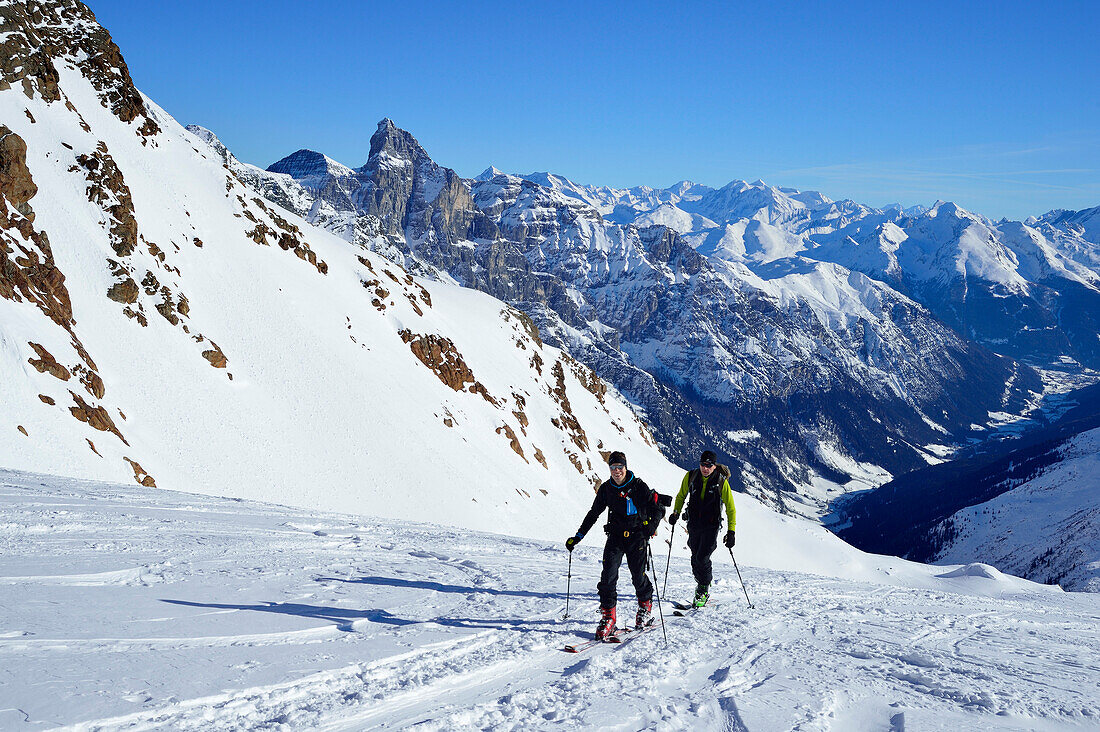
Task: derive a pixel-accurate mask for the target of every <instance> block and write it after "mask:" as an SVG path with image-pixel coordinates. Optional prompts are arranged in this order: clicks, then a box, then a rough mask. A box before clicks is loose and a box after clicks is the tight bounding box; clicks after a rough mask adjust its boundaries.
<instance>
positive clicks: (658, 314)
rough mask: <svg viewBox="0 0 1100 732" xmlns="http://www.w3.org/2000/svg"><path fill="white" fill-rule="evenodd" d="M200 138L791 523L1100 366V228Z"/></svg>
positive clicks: (406, 149)
mask: <svg viewBox="0 0 1100 732" xmlns="http://www.w3.org/2000/svg"><path fill="white" fill-rule="evenodd" d="M190 129H191V130H192V132H194V133H195V134H196V135H197V136H199V137H200V138H201V139H203V140H204V141H205V142H206V143H207V144H208V145H209V146H210V147H211V148H212V149H213V150H214V151H215V152H217V154H219V155H220V156H221V157H222V158H223V160H224V161H225V163H226V165H227V166H228V167H229V168H230V169H231V170H233V171H234V172H235V173H236V174H237V176H238V177H239V178H240V179H241V180H242V181H244V182H245V183H246V184H247V185H249V186H250V187H251V188H253V189H254V190H256V191H257V192H260V193H262V194H263V195H264V196H265V197H267V198H268V199H269V200H272V201H275V202H278V203H280V204H282V205H286V206H290V207H292V208H293V210H295V211H297V212H298V213H299V214H300V215H301V216H303V217H304V218H306V219H307V220H309V221H311V222H313V223H314V224H316V225H318V226H321V227H323V228H326V229H328V230H330V231H333V232H334V233H337V234H338V235H340V236H343V237H344V238H346V239H348V240H349V241H353V242H357V243H359V244H361V245H362V246H364V247H366V248H369V249H372V250H374V251H377V252H381V253H384V254H386V256H389V257H393V258H396V259H399V260H400V261H401V262H402V263H403V264H404V266H406V267H408V268H409V269H410V271H415V272H421V273H424V274H426V275H428V276H430V277H435V278H439V279H443V280H446V281H454V282H457V283H459V284H462V285H464V286H467V287H472V288H476V289H480V290H483V291H485V292H488V293H490V294H493V295H494V296H496V297H499V298H501V299H503V300H505V301H506V302H509V303H510V304H512V305H514V306H515V307H517V308H519V309H521V310H523V311H524V312H526V313H527V314H529V315H530V316H531V317H532V319H533V320H534V321H535V322H536V323H537V324H538V326H539V328H540V331H541V332H542V334H543V336H544V337H545V338H546V340H547V341H548V342H550V343H553V344H554V345H556V346H559V347H561V348H563V349H565V350H566V351H567V352H569V353H570V354H572V355H573V356H574V357H576V358H577V359H578V360H579V361H581V362H583V363H586V364H587V365H589V366H591V367H592V368H593V369H594V370H595V371H596V372H597V373H598V374H599V375H600V376H601V377H603V378H604V379H605V380H607V381H609V382H610V383H612V384H614V385H615V386H616V387H617V388H618V389H619V390H620V391H621V392H622V393H623V394H624V395H626V396H627V398H628V399H630V400H631V401H632V402H633V403H634V404H635V405H637V406H638V407H639V408H640V410H641V413H642V414H644V416H645V418H646V419H647V420H648V422H649V423H650V424H651V425H652V427H653V429H654V433H655V436H656V438H657V440H658V442H659V444H660V445H661V447H662V450H663V451H664V452H665V454H667V455H669V456H670V457H671V458H673V459H674V460H676V461H679V462H683V463H686V462H689V461H690V460H691V459H693V457H694V455H695V454H697V453H698V451H699V450H701V449H703V448H704V447H715V448H716V449H718V450H719V452H720V454H721V455H722V456H724V457H726V458H730V459H733V460H735V461H737V462H739V463H741V464H743V465H745V466H746V471H745V473H744V476H745V485H744V486H743V487H744V489H745V490H747V491H749V492H750V493H752V494H754V495H757V496H759V497H761V498H763V499H764V500H766V501H767V502H769V503H770V504H771V505H773V506H775V507H777V508H779V509H780V510H784V511H790V512H794V513H801V514H805V515H818V514H820V512H821V511H822V510H823V509H824V506H825V504H826V502H827V501H828V500H829V499H830V498H831V497H834V496H836V495H838V494H839V493H842V492H843V491H845V490H851V489H853V488H865V487H868V486H873V485H877V484H879V483H881V482H883V481H885V480H887V479H888V478H889V477H890V475H893V474H899V473H904V472H906V471H908V470H912V469H914V468H917V467H919V466H921V465H925V464H928V463H934V462H937V461H938V460H940V459H941V458H942V456H944V455H947V454H950V452H951V451H952V449H953V448H954V446H955V445H958V444H963V443H965V442H967V441H968V440H970V439H973V438H974V437H975V435H979V436H980V435H981V434H982V432H983V430H984V429H985V428H986V426H987V425H990V424H993V423H997V422H998V421H1003V420H1004V419H1011V418H1012V416H1013V415H1019V414H1021V413H1023V412H1026V411H1027V410H1029V409H1030V408H1032V406H1033V405H1034V402H1035V400H1036V397H1037V396H1038V394H1039V393H1041V392H1042V390H1043V387H1042V384H1041V382H1040V377H1039V376H1038V374H1037V373H1036V372H1035V371H1034V370H1033V369H1032V368H1031V367H1030V366H1028V365H1025V363H1024V362H1023V361H1020V360H1014V359H1026V361H1027V362H1029V363H1034V364H1037V365H1041V366H1050V365H1052V364H1053V365H1058V366H1062V367H1064V366H1065V364H1066V363H1067V361H1069V362H1074V363H1077V361H1080V362H1084V363H1087V364H1091V365H1095V364H1094V362H1093V360H1091V357H1090V356H1088V354H1089V353H1091V351H1089V348H1091V346H1090V343H1091V342H1093V341H1095V340H1096V339H1095V337H1094V336H1091V341H1090V340H1089V337H1088V336H1087V334H1088V331H1089V328H1092V327H1093V326H1092V320H1093V318H1094V317H1095V316H1094V315H1093V313H1094V310H1093V308H1092V305H1093V303H1094V302H1096V303H1100V301H1096V300H1094V297H1096V296H1097V295H1100V275H1097V274H1096V271H1095V267H1094V264H1093V263H1092V260H1090V257H1094V256H1095V252H1096V250H1097V245H1096V244H1095V243H1093V242H1091V241H1090V240H1089V239H1087V238H1086V235H1087V231H1088V230H1087V228H1086V227H1085V226H1084V225H1083V224H1079V223H1078V224H1075V225H1074V226H1076V228H1074V227H1073V226H1071V225H1070V224H1067V223H1065V222H1063V221H1062V220H1061V219H1059V221H1060V222H1062V223H1059V224H1058V225H1057V226H1056V225H1055V223H1051V222H1044V223H1042V224H1039V223H1038V222H1031V224H1027V225H1025V224H1019V225H1018V226H1013V225H1010V222H1001V223H1000V224H994V223H993V222H990V221H988V220H986V219H984V218H982V217H979V216H975V215H973V214H969V213H968V212H965V211H963V210H962V209H959V208H958V207H956V206H954V205H952V204H945V203H937V204H936V205H935V206H933V207H932V208H930V209H923V208H917V209H908V210H902V209H901V208H900V207H897V208H893V209H887V210H877V209H872V208H870V207H867V206H862V205H860V204H857V203H854V202H851V201H841V202H835V201H831V200H829V199H828V198H826V197H824V196H822V195H821V194H819V193H815V192H799V191H795V190H792V189H782V188H774V187H771V186H767V185H765V184H764V183H762V182H760V181H757V182H755V183H752V184H747V183H743V182H740V181H737V182H734V183H731V184H730V185H728V186H725V187H723V188H721V189H717V190H715V189H711V188H708V187H706V186H701V185H697V184H692V183H689V182H686V181H685V182H682V183H680V184H677V185H675V186H673V187H671V188H668V189H665V190H653V189H649V188H645V187H641V188H634V189H629V190H615V189H610V188H606V187H605V188H594V187H587V186H580V185H577V184H574V183H572V182H571V181H568V180H566V179H564V178H561V177H559V176H555V175H552V174H545V173H543V174H534V175H527V176H514V175H507V174H504V173H501V172H500V171H498V170H496V169H495V168H490V169H488V170H486V171H485V173H483V174H482V175H480V176H478V177H477V178H476V179H473V180H463V179H461V178H459V177H458V176H457V175H455V174H454V172H453V171H451V170H449V169H447V168H444V167H441V166H440V165H439V164H437V163H435V162H434V161H433V160H432V159H431V157H430V156H429V155H428V153H427V152H426V151H424V149H423V148H422V147H421V146H420V145H419V144H418V143H417V142H416V140H415V139H414V138H413V137H412V136H411V135H410V134H409V133H408V132H406V131H404V130H400V129H399V128H397V127H396V126H395V125H394V124H393V122H392V121H390V120H383V121H382V122H381V123H380V124H379V126H378V129H377V131H376V132H375V134H374V135H373V137H372V138H371V150H370V154H369V156H368V160H367V163H366V164H364V165H363V166H361V167H359V168H351V167H349V166H346V165H341V164H339V163H336V162H335V161H332V160H330V159H328V158H326V157H325V156H324V155H322V154H321V153H316V152H312V151H308V150H300V151H298V152H296V153H294V154H292V155H290V156H288V157H287V158H284V159H283V160H280V161H279V162H277V163H275V164H274V165H272V166H270V167H269V168H268V169H267V170H266V171H265V170H261V169H260V168H258V167H255V166H251V165H247V164H243V163H241V162H240V161H238V160H236V158H234V157H233V155H232V154H231V153H230V152H229V151H228V150H226V149H225V147H224V146H223V145H222V144H221V143H220V142H219V141H218V140H217V138H216V136H215V135H214V134H213V133H212V132H210V131H208V130H204V129H202V128H197V127H192V128H190ZM1072 218H1073V217H1065V219H1066V220H1069V219H1072ZM1085 218H1087V217H1085ZM1073 220H1074V221H1076V219H1073ZM1051 221H1053V219H1052V220H1051ZM1059 226H1061V227H1062V228H1059ZM1037 227H1038V228H1037ZM872 232H878V233H877V234H875V236H877V237H878V238H875V239H873V241H872V240H871V239H868V238H867V237H868V236H870V235H871V233H872ZM1043 232H1046V233H1043ZM869 242H870V243H869ZM1006 242H1007V243H1006ZM1029 247H1030V248H1029ZM1029 278H1030V279H1029ZM960 283H961V284H960ZM1006 288H1007V289H1006ZM960 293H961V295H960ZM982 293H985V294H982ZM1057 293H1063V294H1065V293H1069V294H1068V295H1067V296H1066V297H1065V298H1062V296H1061V295H1058V294H1057ZM957 296H958V297H957ZM960 297H961V299H960ZM1059 298H1062V299H1059ZM1009 300H1012V302H1011V303H1009V302H1008V301H1009ZM991 303H993V304H998V307H1000V306H1002V305H1003V310H1002V311H998V312H995V311H994V310H993V309H991V308H992V307H993V306H992V305H991ZM1036 303H1039V304H1036ZM1040 305H1041V306H1040ZM1053 312H1057V319H1056V321H1057V322H1055V321H1052V320H1051V317H1053V316H1051V313H1053ZM952 313H954V315H952ZM998 313H999V314H998ZM1013 313H1022V315H1021V320H1020V321H1018V322H1017V321H1014V320H1012V314H1013ZM1029 313H1031V314H1033V315H1034V316H1035V317H1034V318H1032V315H1029ZM971 320H973V322H972V323H971V322H970V321H971ZM979 325H980V326H981V327H979ZM1010 328H1011V329H1013V333H1014V335H1013V336H1012V338H1008V337H1007V336H1005V337H1003V338H1002V337H1001V336H1002V335H1005V333H1007V330H1006V329H1010ZM982 329H984V330H982ZM979 331H981V332H979ZM987 331H988V332H987ZM994 331H996V333H998V334H1000V335H997V336H996V337H994V335H992V334H994ZM1094 332H1095V329H1094V330H1093V333H1094ZM1040 343H1042V344H1045V345H1043V346H1042V348H1040V347H1039V345H1037V344H1040ZM1073 343H1078V345H1076V346H1074V345H1073ZM1012 344H1015V345H1012ZM1017 346H1019V347H1018V348H1017ZM1033 346H1034V347H1033ZM1043 348H1046V349H1047V350H1046V351H1044V350H1043ZM997 351H1000V353H997ZM1074 354H1075V356H1074ZM1075 357H1076V358H1077V361H1074V358H1075ZM1078 366H1080V363H1078ZM749 435H751V437H746V436H749Z"/></svg>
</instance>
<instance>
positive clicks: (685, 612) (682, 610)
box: [672, 602, 717, 618]
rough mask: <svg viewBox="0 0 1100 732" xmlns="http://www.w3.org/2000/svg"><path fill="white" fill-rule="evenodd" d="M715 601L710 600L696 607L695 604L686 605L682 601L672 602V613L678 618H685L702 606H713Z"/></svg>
mask: <svg viewBox="0 0 1100 732" xmlns="http://www.w3.org/2000/svg"><path fill="white" fill-rule="evenodd" d="M716 605H717V603H714V602H711V603H708V604H706V605H703V606H702V607H696V606H695V605H688V604H686V603H682V602H674V603H672V606H673V607H674V608H676V609H675V610H673V611H672V614H673V615H675V616H676V617H678V618H686V617H688V616H689V615H694V614H695V613H696V612H697V611H699V610H702V609H703V608H704V607H715V606H716Z"/></svg>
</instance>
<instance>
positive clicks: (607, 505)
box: [565, 452, 672, 640]
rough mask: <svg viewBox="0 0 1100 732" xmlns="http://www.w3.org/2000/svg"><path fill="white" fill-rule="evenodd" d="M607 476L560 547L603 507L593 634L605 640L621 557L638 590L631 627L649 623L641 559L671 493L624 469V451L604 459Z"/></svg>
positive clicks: (648, 590)
mask: <svg viewBox="0 0 1100 732" xmlns="http://www.w3.org/2000/svg"><path fill="white" fill-rule="evenodd" d="M607 464H608V466H609V467H610V469H611V480H607V481H604V482H603V484H602V485H600V487H599V488H598V489H597V490H596V498H595V499H594V500H593V501H592V508H591V509H590V510H589V511H588V514H587V515H586V516H585V517H584V521H582V522H581V527H580V528H579V529H578V530H577V535H576V536H571V537H569V538H568V539H567V540H566V542H565V548H566V549H568V550H569V551H573V547H575V546H576V545H577V544H578V543H580V540H581V539H583V538H584V535H585V534H587V533H588V530H589V529H591V528H592V526H593V525H594V524H595V523H596V520H597V519H599V518H600V516H601V515H602V514H603V512H604V511H605V510H606V511H609V515H608V522H607V524H606V525H605V526H604V531H605V532H607V543H605V544H604V547H603V573H602V574H601V575H600V582H599V584H598V585H596V589H597V591H598V592H599V593H600V624H599V625H598V626H597V627H596V638H597V639H598V640H606V639H607V638H609V637H610V636H612V635H613V634H614V633H615V605H616V601H617V599H618V596H617V593H616V585H617V584H618V581H619V566H620V565H621V564H622V561H623V556H624V555H625V556H626V564H627V566H628V567H629V568H630V578H631V579H632V580H633V581H634V591H635V592H637V593H638V614H637V616H636V618H635V626H636V627H643V626H646V625H649V624H651V623H652V622H653V583H652V582H650V581H649V577H647V576H646V573H645V570H646V560H647V557H648V550H649V540H650V538H652V537H653V535H654V534H656V533H657V527H658V525H659V524H660V522H661V519H662V518H663V517H664V515H665V506H668V505H669V504H671V503H672V497H671V496H663V495H661V494H660V493H657V492H656V491H655V490H653V489H652V488H650V487H649V486H648V485H646V484H645V481H643V480H642V479H641V478H639V477H637V476H636V475H634V473H632V472H630V471H629V470H627V469H626V455H624V454H623V453H621V452H613V453H611V455H609V456H608V458H607Z"/></svg>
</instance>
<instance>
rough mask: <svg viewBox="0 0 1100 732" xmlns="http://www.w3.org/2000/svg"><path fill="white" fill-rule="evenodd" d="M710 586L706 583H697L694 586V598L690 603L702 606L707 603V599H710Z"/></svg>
mask: <svg viewBox="0 0 1100 732" xmlns="http://www.w3.org/2000/svg"><path fill="white" fill-rule="evenodd" d="M709 590H710V587H709V586H707V585H697V586H696V587H695V599H694V600H693V601H692V603H691V604H692V605H694V606H695V607H704V606H706V604H707V600H709V599H710V592H709Z"/></svg>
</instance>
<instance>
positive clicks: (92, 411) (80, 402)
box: [69, 391, 130, 445]
mask: <svg viewBox="0 0 1100 732" xmlns="http://www.w3.org/2000/svg"><path fill="white" fill-rule="evenodd" d="M69 394H70V395H71V396H72V398H73V401H74V402H75V403H76V406H73V407H69V411H70V412H72V415H73V416H74V417H76V418H77V419H79V420H80V421H81V422H87V423H88V425H89V426H91V427H92V428H93V429H97V430H99V431H100V432H110V433H112V434H114V435H115V437H117V438H118V439H120V440H122V442H123V444H125V445H129V444H130V443H129V442H126V438H124V437H123V436H122V433H121V432H119V431H118V427H116V426H115V422H114V420H113V419H111V415H110V414H108V412H107V410H106V409H104V408H103V407H93V406H91V405H89V404H88V403H87V402H85V401H84V398H83V397H81V396H80V395H79V394H76V393H75V392H71V391H70V392H69Z"/></svg>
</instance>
